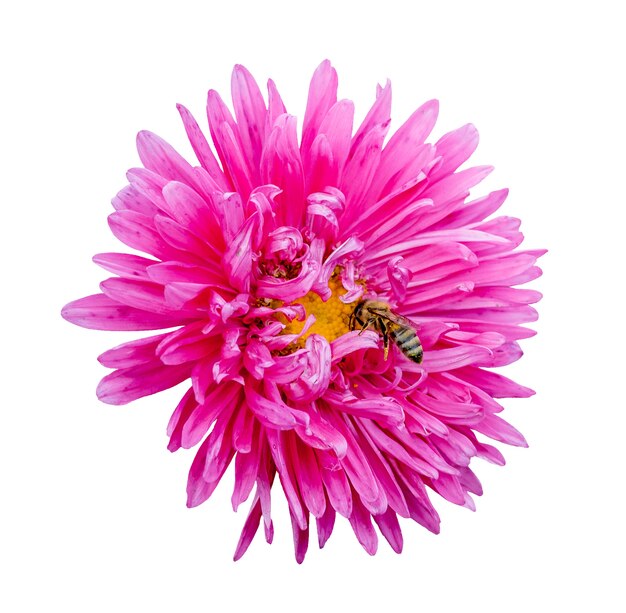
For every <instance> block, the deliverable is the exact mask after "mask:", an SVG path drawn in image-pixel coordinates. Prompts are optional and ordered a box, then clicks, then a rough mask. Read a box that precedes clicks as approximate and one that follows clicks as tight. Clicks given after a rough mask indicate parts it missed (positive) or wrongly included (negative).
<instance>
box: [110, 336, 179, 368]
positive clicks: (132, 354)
mask: <svg viewBox="0 0 626 613" xmlns="http://www.w3.org/2000/svg"><path fill="white" fill-rule="evenodd" d="M167 336H168V335H167V333H166V334H158V335H157V336H147V337H146V338H140V339H138V340H136V341H130V342H128V343H124V344H122V345H118V346H117V347H114V348H113V349H109V350H108V351H105V352H104V353H103V354H102V355H100V356H98V362H100V364H102V366H106V367H107V368H129V367H130V366H138V365H139V364H143V363H145V362H149V361H151V360H154V357H155V354H156V348H157V347H158V345H159V343H160V342H161V341H162V340H163V339H164V338H166V337H167Z"/></svg>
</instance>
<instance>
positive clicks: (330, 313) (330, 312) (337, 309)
mask: <svg viewBox="0 0 626 613" xmlns="http://www.w3.org/2000/svg"><path fill="white" fill-rule="evenodd" d="M328 286H329V288H330V290H331V292H332V294H331V296H330V298H329V299H328V300H327V301H326V302H324V301H323V300H322V299H321V298H320V297H319V296H318V295H317V294H316V293H315V292H309V293H308V294H307V295H306V296H303V297H302V298H299V299H298V300H296V301H295V302H297V303H299V304H301V305H302V306H303V307H304V309H305V311H306V314H307V316H309V315H314V316H315V323H314V324H313V325H312V326H311V327H310V328H309V329H308V331H307V332H306V333H305V334H303V335H302V336H301V337H300V338H299V339H298V340H297V341H296V342H295V343H292V345H290V346H289V347H288V349H289V350H290V351H288V352H289V353H290V352H291V351H294V350H295V349H298V348H300V347H304V342H305V340H306V338H307V337H308V336H309V335H310V334H319V335H320V336H323V337H324V338H326V340H327V341H328V342H329V343H330V342H332V341H334V340H335V339H336V338H339V337H340V336H341V335H342V334H345V333H346V332H348V331H349V330H350V328H349V327H348V323H349V321H350V314H351V313H352V311H353V310H354V307H355V306H356V301H355V302H351V303H349V304H345V303H344V302H341V300H339V297H340V296H343V295H344V294H345V293H346V290H345V289H344V287H343V285H342V284H341V280H340V279H339V276H338V275H334V276H333V277H332V278H331V279H330V281H329V283H328ZM305 321H306V318H305ZM305 321H299V320H297V319H294V320H293V321H290V322H288V323H287V325H286V327H285V329H284V330H283V334H298V333H299V332H300V331H301V330H302V328H303V327H304V323H305Z"/></svg>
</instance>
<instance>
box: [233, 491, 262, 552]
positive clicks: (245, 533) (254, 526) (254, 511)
mask: <svg viewBox="0 0 626 613" xmlns="http://www.w3.org/2000/svg"><path fill="white" fill-rule="evenodd" d="M260 522H261V503H260V501H259V499H258V496H257V497H256V498H255V499H254V502H253V503H252V507H251V508H250V512H249V513H248V517H247V519H246V523H245V524H244V526H243V530H242V531H241V536H240V537H239V542H238V543H237V548H236V549H235V554H234V556H233V560H234V561H235V562H236V561H237V560H240V559H241V557H242V556H243V554H244V553H246V551H248V547H250V543H252V539H253V538H254V535H255V534H256V533H257V530H258V529H259V523H260Z"/></svg>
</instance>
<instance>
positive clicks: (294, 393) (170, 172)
mask: <svg viewBox="0 0 626 613" xmlns="http://www.w3.org/2000/svg"><path fill="white" fill-rule="evenodd" d="M232 97H233V106H234V117H233V115H232V114H231V112H230V111H229V109H228V108H227V106H226V104H225V103H224V102H223V101H222V99H221V98H220V96H219V94H218V93H217V92H215V91H210V92H209V95H208V104H207V113H208V122H209V130H210V134H211V140H212V143H213V148H214V150H215V152H216V153H217V157H216V156H215V155H214V153H213V149H212V148H211V146H210V144H209V141H208V140H207V138H206V137H205V135H204V134H203V132H202V131H201V129H200V128H199V127H198V124H197V123H196V120H195V119H194V118H193V117H192V116H191V114H190V113H189V111H188V110H187V109H186V108H185V107H183V106H180V105H179V107H178V110H179V112H180V115H181V117H182V120H183V125H184V127H185V130H186V132H187V136H188V137H189V140H190V142H191V145H192V147H193V150H194V152H195V154H196V156H197V158H198V161H199V166H193V165H192V164H190V163H188V162H187V161H186V160H185V159H183V158H182V157H181V156H180V155H179V154H178V153H177V152H176V151H175V150H174V149H173V148H172V147H171V146H170V145H168V144H167V143H166V142H165V141H163V140H162V139H161V138H159V137H158V136H156V135H155V134H152V133H150V132H140V133H139V135H138V137H137V148H138V151H139V157H140V159H141V162H142V164H143V167H142V168H134V169H131V170H130V171H129V172H128V175H127V176H128V181H129V185H127V186H126V187H124V188H123V189H122V190H121V191H120V192H119V194H118V195H117V196H116V197H115V198H114V199H113V207H114V209H115V212H114V213H112V215H111V216H110V217H109V225H110V227H111V230H112V232H113V233H114V234H115V236H116V237H117V238H118V239H119V240H121V241H122V242H123V243H125V244H126V245H128V246H129V247H131V248H133V249H135V250H138V251H140V252H143V253H145V254H146V255H147V257H146V256H140V255H134V254H132V255H131V254H126V253H104V254H100V255H97V256H95V258H94V261H95V262H96V263H97V264H99V265H100V266H101V267H103V268H104V269H106V270H108V271H109V272H111V273H113V275H114V276H112V277H111V278H109V279H107V280H105V281H103V282H102V284H101V290H102V292H101V293H99V294H96V295H93V296H88V297H86V298H82V299H80V300H76V301H74V302H72V303H70V304H68V305H67V306H66V307H65V308H64V309H63V316H64V317H65V318H66V319H67V320H69V321H71V322H72V323H75V324H78V325H80V326H84V327H86V328H95V329H102V330H160V329H166V331H165V332H161V333H159V334H157V335H154V336H148V337H146V338H141V339H139V340H135V341H132V342H128V343H124V344H123V345H120V346H118V347H115V348H113V349H111V350H109V351H106V352H105V353H104V354H102V355H101V356H100V357H99V361H100V362H101V363H102V364H103V365H104V366H106V367H108V368H112V369H114V371H113V372H112V373H111V374H109V375H107V376H106V377H104V379H103V380H102V381H101V382H100V384H99V386H98V390H97V393H98V397H99V398H100V399H101V400H102V401H103V402H107V403H110V404H125V403H128V402H131V401H132V400H135V399H137V398H140V397H142V396H146V395H149V394H154V393H156V392H159V391H161V390H164V389H167V388H170V387H172V386H174V385H177V384H178V383H181V382H183V381H188V382H189V389H188V390H187V392H186V393H185V394H184V396H183V398H182V399H181V401H180V403H179V404H178V406H177V407H176V409H175V410H174V413H173V415H172V417H171V419H170V423H169V425H168V430H167V431H168V435H169V437H170V442H169V445H168V448H169V449H170V450H171V451H175V450H177V449H179V448H180V447H184V448H190V447H194V446H196V445H200V447H199V449H198V452H197V454H196V456H195V459H194V461H193V464H192V466H191V470H190V473H189V481H188V486H187V492H188V505H189V506H196V505H199V504H200V503H202V502H204V501H205V500H207V498H209V496H210V495H211V494H212V492H213V491H214V490H215V488H216V487H217V485H218V483H219V482H220V480H221V478H222V476H223V475H224V473H225V471H226V469H227V468H228V466H229V465H230V464H231V463H232V462H233V461H234V472H235V486H234V492H233V495H232V503H233V507H234V508H235V509H237V508H238V507H239V505H240V504H241V503H242V502H244V501H245V500H247V499H248V498H249V497H252V503H251V508H250V512H249V515H248V518H247V520H246V522H245V525H244V528H243V532H242V534H241V538H240V540H239V544H238V546H237V550H236V553H235V558H239V557H240V556H241V555H243V553H244V552H245V550H246V549H247V547H248V546H249V544H250V542H251V540H252V538H253V537H254V535H255V533H256V531H257V529H258V527H259V525H260V524H261V523H262V524H263V528H264V531H265V538H266V539H267V541H268V542H271V540H272V536H273V530H274V528H273V524H272V519H271V512H270V506H271V505H270V500H271V493H272V488H273V487H274V491H276V490H277V489H282V491H283V493H284V495H285V497H286V499H287V501H288V504H289V509H290V514H291V521H292V524H293V535H294V543H295V551H296V559H297V560H298V561H299V562H300V561H302V559H303V558H304V555H305V552H306V549H307V544H308V538H309V527H310V524H311V522H312V520H313V518H314V520H315V523H316V524H317V535H318V540H319V544H320V547H321V546H323V545H324V543H325V542H326V540H327V539H328V538H329V536H330V534H331V532H332V530H333V525H334V521H335V516H336V514H337V513H339V514H340V515H343V516H344V517H346V518H347V519H348V520H349V522H350V524H351V526H352V528H353V530H354V533H355V535H356V537H357V539H358V540H359V542H360V543H361V544H362V545H363V547H364V548H365V550H366V551H367V552H368V553H370V554H373V553H375V551H376V548H377V532H376V530H375V529H374V527H373V524H372V520H373V521H374V523H375V524H376V525H377V526H378V529H379V531H380V533H382V535H383V536H384V537H385V538H386V539H387V541H388V542H389V544H390V545H391V547H392V548H393V549H394V550H395V551H398V552H399V551H400V550H401V549H402V535H401V531H400V525H399V522H398V516H400V517H404V518H411V519H413V520H415V521H416V522H418V523H420V524H421V525H423V526H424V527H426V528H427V529H428V530H431V531H432V532H438V531H439V517H438V515H437V512H436V511H435V509H434V507H433V505H432V503H431V500H430V496H429V491H430V490H432V491H434V492H436V493H437V494H439V495H440V496H442V497H443V498H445V499H447V500H449V501H450V502H453V503H455V504H458V505H462V506H465V507H468V508H470V509H473V508H474V503H473V501H472V497H471V494H476V495H480V494H481V492H482V490H481V486H480V483H479V481H478V479H477V478H476V477H475V475H474V473H473V472H472V470H471V469H470V467H469V465H470V461H471V459H472V458H473V457H475V456H478V457H480V458H483V459H486V460H488V461H491V462H495V463H497V464H503V463H504V459H503V457H502V455H501V453H500V452H499V451H498V450H497V449H496V448H495V447H493V446H491V445H489V444H487V443H485V442H483V441H481V440H479V438H478V437H477V434H478V435H484V436H486V437H488V438H491V439H494V440H496V441H500V442H503V443H507V444H511V445H520V446H524V445H526V442H525V441H524V438H523V437H522V435H521V434H520V433H519V432H518V431H517V430H515V429H514V428H513V427H512V426H510V425H509V424H508V423H507V422H505V421H504V420H503V419H501V418H500V417H499V416H498V413H499V412H500V411H501V410H502V406H501V405H500V404H499V403H498V402H497V401H496V400H495V399H496V398H502V397H526V396H530V395H531V394H532V393H533V392H532V391H531V390H529V389H528V388H525V387H522V386H520V385H518V384H516V383H514V382H513V381H511V380H509V379H507V378H505V377H503V376H502V375H500V374H496V373H495V372H493V371H492V370H491V369H492V368H493V367H498V366H503V365H506V364H509V363H511V362H513V361H515V360H517V359H518V358H519V357H520V356H521V354H522V353H521V350H520V348H519V345H518V341H519V340H520V339H523V338H526V337H529V336H532V335H533V331H531V330H529V329H528V328H525V327H523V326H521V325H520V324H523V323H526V322H530V321H534V320H535V319H536V311H535V310H534V309H533V308H532V307H530V306H529V304H531V303H533V302H536V301H537V300H539V298H540V294H539V293H538V292H535V291H532V290H528V289H520V288H516V287H514V286H517V285H520V284H523V283H526V282H528V281H531V280H532V279H534V278H536V277H538V276H539V275H540V274H541V271H540V269H539V268H538V267H537V266H535V261H536V259H537V258H538V257H539V256H540V255H541V254H542V253H543V252H542V251H519V250H517V251H516V248H517V247H518V246H519V245H520V243H521V242H522V234H521V233H520V232H519V223H520V222H519V220H517V219H514V218H512V217H492V218H490V219H489V220H486V218H487V217H489V216H491V215H492V213H494V212H495V211H496V210H497V209H498V208H499V207H500V205H501V204H502V202H503V201H504V199H505V198H506V195H507V190H499V191H496V192H492V193H490V194H488V195H486V196H482V197H480V198H477V199H474V200H471V201H468V197H469V192H470V189H471V188H472V187H474V186H475V185H476V184H477V183H479V182H480V181H481V180H482V179H483V178H484V177H485V176H486V175H487V174H489V172H491V170H492V169H491V167H486V166H478V167H472V168H467V169H464V170H458V168H459V167H460V166H461V165H462V164H463V163H464V162H465V161H466V160H467V159H468V158H469V156H470V155H471V154H472V152H473V151H474V149H475V148H476V145H477V142H478V135H477V132H476V130H475V129H474V127H473V126H471V125H467V126H464V127H462V128H460V129H458V130H455V131H454V132H450V133H449V134H446V135H445V136H443V137H442V138H440V139H439V140H438V141H437V142H436V143H435V144H430V143H427V142H426V139H427V138H428V136H429V134H430V132H431V130H432V128H433V126H434V124H435V120H436V117H437V112H438V105H437V102H436V101H434V100H433V101H430V102H427V103H426V104H424V105H423V106H421V107H420V108H419V109H417V110H416V111H415V112H414V113H413V114H412V115H411V116H410V117H409V119H408V120H407V121H406V122H405V123H404V124H403V125H402V126H401V127H400V128H399V129H398V131H397V132H396V133H395V134H394V135H393V136H392V137H391V138H389V140H388V141H386V142H385V139H386V136H387V132H388V130H389V123H390V107H391V86H390V84H389V83H387V85H385V87H382V88H381V87H379V88H378V92H377V97H376V100H375V102H374V104H373V106H372V108H371V109H370V111H369V112H368V113H367V116H366V117H365V119H364V120H363V122H362V124H361V125H360V126H359V127H358V128H357V129H356V131H353V112H354V107H353V104H352V102H351V101H349V100H339V101H338V100H337V75H336V72H335V70H334V69H333V68H332V67H331V65H330V63H329V62H327V61H326V62H323V63H322V64H321V65H320V66H319V67H318V69H317V70H316V71H315V74H314V75H313V79H312V81H311V86H310V90H309V98H308V103H307V107H306V112H305V115H304V122H303V126H302V137H301V139H300V141H298V132H297V126H296V118H295V117H294V116H292V115H289V114H288V113H287V112H286V110H285V106H284V105H283V102H282V100H281V98H280V96H279V94H278V91H277V89H276V87H275V85H274V83H273V82H272V81H270V82H269V84H268V98H267V100H268V101H267V105H266V103H265V101H264V98H263V96H262V94H261V92H260V90H259V88H258V86H257V84H256V83H255V81H254V80H253V78H252V77H251V75H250V74H249V73H248V72H247V70H246V69H245V68H243V67H241V66H236V67H235V69H234V71H233V78H232ZM172 328H174V329H173V330H172ZM420 346H421V349H420ZM422 353H423V357H422ZM276 476H278V481H279V484H276V483H275V481H276Z"/></svg>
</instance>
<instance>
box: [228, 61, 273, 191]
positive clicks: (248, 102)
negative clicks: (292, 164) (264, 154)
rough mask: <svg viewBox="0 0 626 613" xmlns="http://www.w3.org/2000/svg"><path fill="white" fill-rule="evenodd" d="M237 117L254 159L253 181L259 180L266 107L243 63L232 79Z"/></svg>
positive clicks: (246, 148)
mask: <svg viewBox="0 0 626 613" xmlns="http://www.w3.org/2000/svg"><path fill="white" fill-rule="evenodd" d="M231 89H232V96H233V105H234V107H235V118H236V119H237V124H238V128H239V137H240V139H241V144H242V147H243V151H244V153H245V155H247V156H248V158H249V159H250V160H252V162H253V163H252V168H253V169H254V170H253V175H252V177H253V181H255V182H256V181H258V176H255V174H257V175H258V170H257V169H258V168H259V162H260V160H261V151H262V148H263V138H264V131H265V118H266V113H267V111H266V109H265V102H264V101H263V96H262V95H261V91H260V90H259V86H258V85H257V84H256V81H255V80H254V79H253V78H252V75H251V74H250V73H249V72H248V71H247V70H246V69H245V68H244V67H243V66H241V65H237V66H235V68H234V69H233V75H232V79H231Z"/></svg>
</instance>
